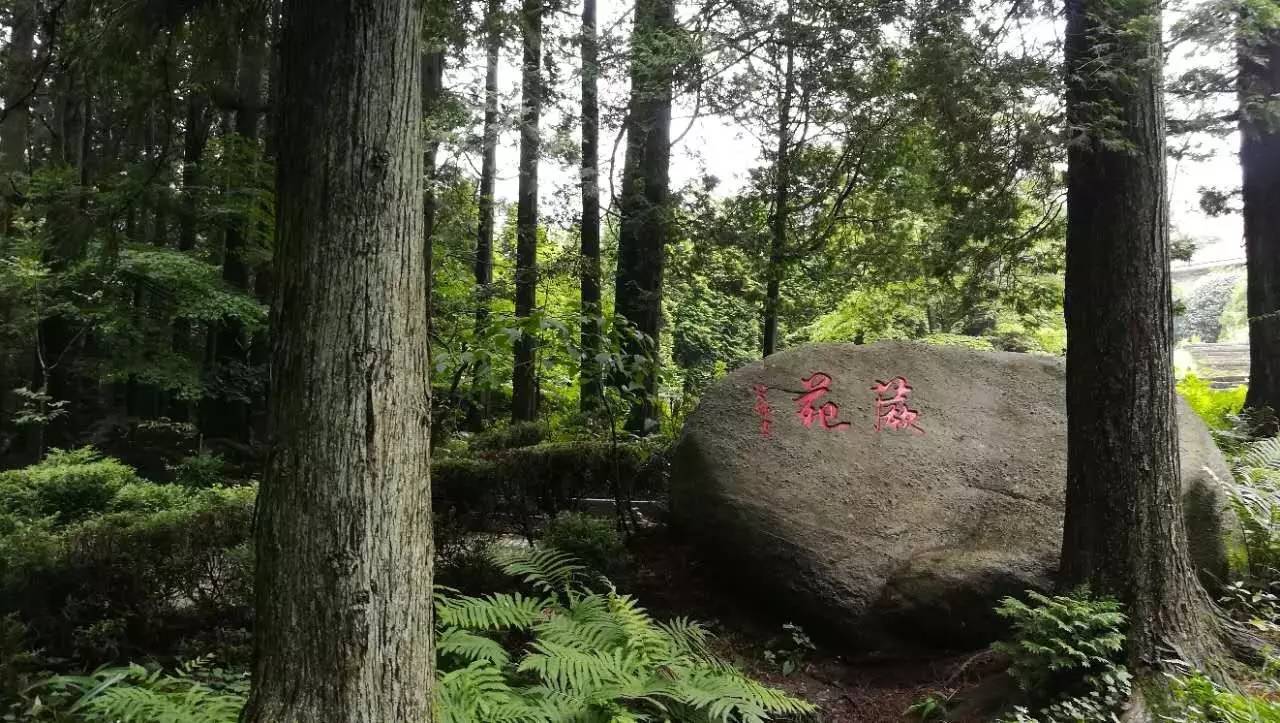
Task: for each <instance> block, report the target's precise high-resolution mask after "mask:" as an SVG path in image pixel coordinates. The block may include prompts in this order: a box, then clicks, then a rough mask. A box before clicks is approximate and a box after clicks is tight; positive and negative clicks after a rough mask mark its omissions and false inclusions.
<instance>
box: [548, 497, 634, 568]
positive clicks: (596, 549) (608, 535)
mask: <svg viewBox="0 0 1280 723" xmlns="http://www.w3.org/2000/svg"><path fill="white" fill-rule="evenodd" d="M542 544H543V545H545V546H547V547H552V548H555V549H557V550H562V551H564V552H566V553H568V554H570V555H572V556H574V557H575V558H577V559H579V560H581V561H582V563H583V564H585V565H586V566H587V567H588V568H589V569H590V570H591V571H592V572H594V573H598V574H601V575H605V576H609V577H617V576H618V575H619V574H621V573H622V572H624V570H625V569H626V554H627V550H626V547H624V546H623V544H622V536H621V535H620V534H618V525H617V522H616V521H614V520H606V519H604V518H601V517H596V516H593V515H588V514H585V513H582V512H561V513H560V514H558V515H556V516H555V518H553V519H552V520H551V522H549V523H547V528H546V530H544V531H543V533H542Z"/></svg>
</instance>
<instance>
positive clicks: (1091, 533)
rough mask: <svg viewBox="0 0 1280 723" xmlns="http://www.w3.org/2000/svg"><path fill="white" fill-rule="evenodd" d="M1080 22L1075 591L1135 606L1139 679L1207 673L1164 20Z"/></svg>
mask: <svg viewBox="0 0 1280 723" xmlns="http://www.w3.org/2000/svg"><path fill="white" fill-rule="evenodd" d="M1066 7H1067V33H1066V46H1065V47H1066V64H1067V67H1066V72H1067V113H1068V124H1069V127H1070V128H1071V129H1072V137H1071V140H1070V144H1069V146H1068V172H1067V272H1066V274H1067V275H1066V300H1065V308H1066V323H1067V450H1068V451H1067V509H1066V521H1065V530H1064V534H1063V550H1062V580H1063V584H1064V585H1067V586H1074V585H1076V584H1080V583H1087V584H1088V585H1089V586H1090V589H1091V590H1092V592H1094V593H1095V594H1101V595H1111V596H1114V597H1116V598H1117V599H1118V600H1120V602H1122V603H1123V604H1124V605H1125V608H1126V610H1125V612H1126V613H1127V614H1128V617H1129V624H1130V629H1129V648H1128V650H1129V655H1130V660H1131V664H1132V665H1133V667H1134V668H1135V669H1144V668H1146V669H1149V668H1150V667H1152V666H1154V665H1155V664H1156V663H1157V661H1158V660H1159V654H1158V649H1160V648H1161V646H1165V645H1172V646H1174V647H1175V649H1176V650H1179V651H1181V653H1182V654H1183V655H1185V656H1187V658H1188V659H1189V660H1190V661H1191V662H1192V663H1206V662H1210V661H1212V660H1213V659H1214V658H1216V656H1217V654H1218V652H1219V651H1220V650H1221V648H1220V641H1219V638H1218V629H1217V627H1216V625H1215V623H1214V616H1213V613H1212V605H1211V602H1210V600H1209V597H1208V595H1207V593H1205V591H1204V590H1203V589H1202V588H1201V587H1200V584H1199V582H1198V581H1197V579H1196V575H1195V571H1194V570H1193V568H1192V564H1191V560H1190V557H1189V555H1188V552H1187V538H1186V531H1185V529H1184V523H1183V516H1182V502H1181V484H1180V480H1179V472H1178V447H1177V439H1178V436H1177V428H1176V424H1177V419H1176V417H1175V416H1174V406H1173V405H1174V390H1173V368H1172V336H1173V322H1172V319H1173V309H1172V295H1171V286H1170V275H1169V260H1170V259H1169V230H1168V203H1167V198H1166V195H1165V194H1166V190H1165V130H1164V103H1163V99H1162V97H1161V68H1162V65H1163V62H1162V61H1163V57H1162V50H1161V47H1160V16H1159V6H1158V4H1157V3H1156V2H1155V0H1140V1H1138V2H1124V3H1117V2H1112V0H1068V2H1067V6H1066ZM1100 68H1105V69H1107V70H1108V71H1109V72H1107V73H1101V72H1099V70H1098V69H1100ZM1100 109H1107V110H1100ZM1104 114H1105V115H1104Z"/></svg>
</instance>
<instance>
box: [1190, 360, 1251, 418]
mask: <svg viewBox="0 0 1280 723" xmlns="http://www.w3.org/2000/svg"><path fill="white" fill-rule="evenodd" d="M1247 392H1248V388H1247V387H1245V386H1243V385H1241V386H1238V387H1233V388H1231V389H1214V388H1213V385H1212V384H1210V382H1209V380H1207V379H1201V378H1200V377H1198V376H1196V375H1195V374H1188V375H1186V376H1185V377H1183V378H1182V380H1181V381H1179V382H1178V393H1179V394H1181V395H1182V397H1183V398H1184V399H1186V400H1187V403H1188V404H1190V405H1191V408H1192V409H1193V410H1195V413H1196V414H1197V415H1198V416H1199V417H1200V418H1201V419H1203V420H1204V423H1205V424H1206V425H1208V427H1209V429H1210V430H1214V431H1226V430H1229V429H1231V428H1232V426H1233V425H1234V421H1233V417H1236V416H1238V415H1239V414H1240V412H1241V411H1242V410H1243V409H1244V398H1245V394H1246V393H1247Z"/></svg>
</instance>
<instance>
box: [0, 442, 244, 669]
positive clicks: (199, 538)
mask: <svg viewBox="0 0 1280 723" xmlns="http://www.w3.org/2000/svg"><path fill="white" fill-rule="evenodd" d="M5 481H6V482H7V483H8V484H7V485H6V486H5V487H4V492H5V494H4V496H3V500H4V502H3V503H0V504H3V507H2V508H0V510H2V511H0V615H4V614H6V613H15V614H17V615H18V616H19V618H20V619H21V620H22V621H23V622H24V623H25V624H26V626H27V629H28V631H29V633H28V638H29V640H30V642H31V644H32V646H33V647H41V648H44V649H45V651H46V653H48V654H50V655H55V656H68V655H73V656H76V657H78V658H80V659H83V660H89V661H108V660H113V659H116V658H117V657H118V656H120V655H125V654H129V653H131V652H139V651H143V650H145V651H163V650H164V649H166V648H167V647H168V645H169V644H170V643H172V642H174V641H175V640H177V639H179V638H181V637H183V636H184V635H185V634H186V633H187V632H189V631H191V630H200V629H204V628H210V629H212V628H216V627H218V626H220V625H230V626H237V625H240V626H242V625H244V624H245V623H244V621H245V620H247V617H248V614H249V602H250V584H251V578H252V557H251V554H250V545H249V537H250V529H251V525H252V519H253V503H254V493H255V489H254V488H253V487H243V488H211V489H205V490H194V489H191V488H186V487H180V486H177V485H160V484H154V483H150V482H146V481H144V480H141V479H139V478H138V477H137V476H136V475H135V474H134V473H133V471H132V469H130V468H129V467H127V466H125V465H123V464H121V463H119V462H117V461H115V460H112V459H109V458H106V459H102V458H98V457H96V456H95V455H93V454H92V453H91V452H88V451H84V450H81V451H78V452H74V453H56V454H53V455H50V457H49V458H48V459H46V460H45V461H43V462H41V463H40V464H39V465H36V466H34V467H29V468H27V469H25V470H18V471H16V472H13V473H6V477H5ZM55 504H59V505H65V509H67V510H74V513H72V514H56V513H53V514H50V511H51V509H52V508H50V507H49V505H55Z"/></svg>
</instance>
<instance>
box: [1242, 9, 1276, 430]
mask: <svg viewBox="0 0 1280 723" xmlns="http://www.w3.org/2000/svg"><path fill="white" fill-rule="evenodd" d="M1245 7H1246V8H1247V7H1248V6H1245ZM1246 12H1247V10H1246ZM1263 22H1267V21H1266V20H1264V19H1261V18H1256V17H1252V16H1250V17H1246V18H1245V23H1246V26H1245V28H1243V29H1242V36H1243V37H1242V39H1241V43H1240V52H1239V59H1240V76H1239V90H1240V167H1241V171H1242V178H1241V181H1242V184H1241V190H1242V197H1243V201H1244V248H1245V258H1246V261H1247V268H1248V272H1247V273H1248V291H1247V294H1246V297H1247V298H1246V301H1247V306H1248V312H1249V392H1248V396H1247V398H1246V399H1245V406H1247V407H1248V408H1250V409H1252V410H1256V411H1259V412H1263V414H1261V415H1259V417H1260V418H1259V421H1260V422H1262V424H1261V426H1260V428H1259V430H1258V432H1260V433H1262V434H1275V432H1276V430H1277V423H1276V416H1275V415H1276V414H1280V204H1278V203H1277V200H1278V199H1280V127H1277V123H1276V120H1275V119H1274V118H1273V117H1272V116H1273V111H1270V110H1268V104H1269V103H1271V102H1272V99H1273V98H1274V97H1275V95H1276V93H1280V31H1278V30H1276V29H1273V28H1267V27H1262V28H1257V27H1249V24H1250V23H1263Z"/></svg>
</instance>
